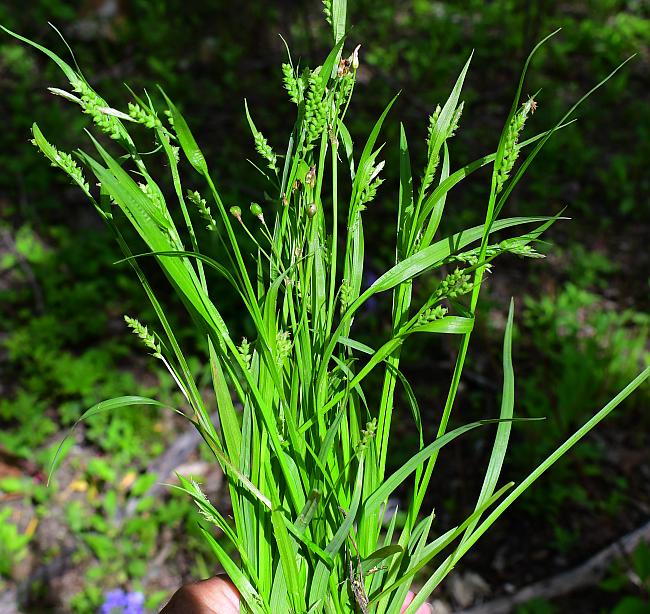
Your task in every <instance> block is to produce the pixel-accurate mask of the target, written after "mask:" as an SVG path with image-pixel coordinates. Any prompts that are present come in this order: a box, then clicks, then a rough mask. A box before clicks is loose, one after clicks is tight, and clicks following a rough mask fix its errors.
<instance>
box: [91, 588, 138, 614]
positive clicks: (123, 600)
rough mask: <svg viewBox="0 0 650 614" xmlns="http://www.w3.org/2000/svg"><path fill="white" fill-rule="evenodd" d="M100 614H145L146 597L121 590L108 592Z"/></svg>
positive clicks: (136, 592)
mask: <svg viewBox="0 0 650 614" xmlns="http://www.w3.org/2000/svg"><path fill="white" fill-rule="evenodd" d="M99 614H144V595H143V594H142V593H141V592H139V591H135V592H133V593H127V592H126V591H123V590H122V589H121V588H117V589H115V590H112V591H108V593H106V596H105V600H104V604H103V605H102V607H101V609H100V610H99Z"/></svg>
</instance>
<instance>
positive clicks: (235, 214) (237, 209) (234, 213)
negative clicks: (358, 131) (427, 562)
mask: <svg viewBox="0 0 650 614" xmlns="http://www.w3.org/2000/svg"><path fill="white" fill-rule="evenodd" d="M230 215H232V216H233V217H234V218H235V219H236V220H237V221H238V222H239V223H240V224H241V223H242V221H241V208H240V207H237V206H234V207H230Z"/></svg>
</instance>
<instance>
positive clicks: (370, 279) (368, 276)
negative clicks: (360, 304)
mask: <svg viewBox="0 0 650 614" xmlns="http://www.w3.org/2000/svg"><path fill="white" fill-rule="evenodd" d="M363 278H364V281H365V283H366V285H367V286H368V287H370V286H372V284H374V283H375V282H376V281H377V280H378V279H379V276H378V275H377V273H375V272H374V271H373V270H372V269H366V271H364V273H363ZM378 304H379V301H377V299H376V298H375V297H374V296H371V297H370V298H369V299H368V300H367V301H366V311H369V312H373V311H377V306H378Z"/></svg>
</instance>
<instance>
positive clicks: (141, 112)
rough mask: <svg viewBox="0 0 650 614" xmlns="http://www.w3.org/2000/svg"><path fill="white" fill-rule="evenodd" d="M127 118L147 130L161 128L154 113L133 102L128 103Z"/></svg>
mask: <svg viewBox="0 0 650 614" xmlns="http://www.w3.org/2000/svg"><path fill="white" fill-rule="evenodd" d="M129 116H130V117H131V118H133V119H134V120H135V121H136V122H138V123H139V124H142V125H143V126H146V127H147V128H152V129H153V128H162V122H161V121H160V120H159V119H158V116H157V115H156V114H155V113H152V112H151V111H150V110H148V109H144V108H143V107H142V106H140V105H139V104H136V103H134V102H129Z"/></svg>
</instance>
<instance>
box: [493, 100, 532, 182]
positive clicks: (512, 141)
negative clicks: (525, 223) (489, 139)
mask: <svg viewBox="0 0 650 614" xmlns="http://www.w3.org/2000/svg"><path fill="white" fill-rule="evenodd" d="M536 108H537V103H536V102H535V101H534V100H533V99H532V98H529V99H528V100H527V101H526V102H524V104H523V105H522V106H521V109H519V111H517V112H516V113H515V115H514V117H513V118H512V120H511V121H510V125H509V126H508V130H507V132H506V140H505V147H504V150H503V159H502V160H501V165H500V167H499V170H498V173H497V194H498V193H499V192H501V190H502V189H503V186H504V184H505V182H506V181H507V180H508V178H509V177H510V172H511V171H512V168H513V167H514V165H515V162H516V161H517V158H518V157H519V149H520V147H519V144H518V141H519V135H520V134H521V131H522V130H523V129H524V125H525V124H526V120H527V119H528V116H529V115H530V113H531V112H533V111H534V110H535V109H536Z"/></svg>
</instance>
